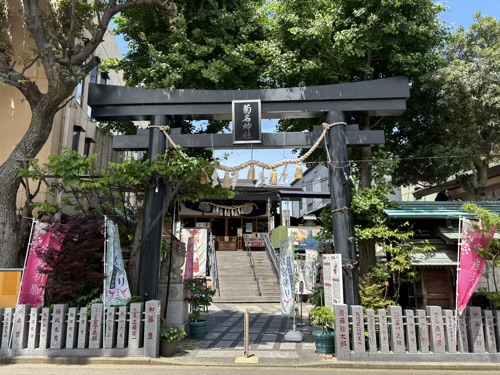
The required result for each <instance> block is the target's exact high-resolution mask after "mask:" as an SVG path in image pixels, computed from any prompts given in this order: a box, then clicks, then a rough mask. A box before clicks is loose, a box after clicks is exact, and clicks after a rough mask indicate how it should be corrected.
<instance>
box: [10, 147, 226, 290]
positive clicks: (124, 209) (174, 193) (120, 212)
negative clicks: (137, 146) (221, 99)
mask: <svg viewBox="0 0 500 375" xmlns="http://www.w3.org/2000/svg"><path fill="white" fill-rule="evenodd" d="M214 168H215V165H214V164H213V163H212V162H211V160H207V159H205V158H201V157H190V156H187V155H185V154H183V153H181V152H180V150H178V149H170V150H169V152H168V153H167V154H166V155H163V156H159V157H158V160H157V161H156V162H154V163H152V162H151V161H150V160H135V159H129V160H125V161H124V162H122V163H110V165H109V168H108V169H107V170H104V171H101V170H98V169H97V168H96V156H81V155H79V154H78V153H77V152H75V151H73V150H69V149H68V150H65V151H64V152H63V154H62V155H61V156H51V157H50V158H49V161H48V163H46V164H45V165H42V166H39V165H38V163H37V162H36V161H32V163H31V168H30V169H27V170H24V169H23V170H21V171H20V175H21V176H22V177H29V178H31V179H34V180H43V182H44V183H46V184H48V186H49V192H50V193H51V194H53V195H54V196H56V195H58V194H62V195H63V196H64V197H65V198H64V199H63V200H62V206H61V207H59V206H58V205H56V206H51V205H49V204H46V203H44V204H43V205H42V206H39V207H37V208H39V209H40V208H41V209H43V210H44V211H43V212H41V213H42V214H53V213H56V212H60V211H63V212H73V215H75V216H81V215H84V216H86V217H95V218H97V219H100V218H101V214H104V215H110V216H111V217H112V218H119V222H121V223H122V233H121V234H122V238H123V239H125V240H127V239H130V240H131V243H130V244H129V245H130V253H131V255H130V260H129V267H128V274H129V280H130V287H131V290H132V291H133V292H135V291H136V288H137V281H138V265H139V255H140V251H141V246H142V243H143V241H142V240H143V238H142V223H143V199H144V194H143V193H144V190H145V188H146V187H147V186H150V184H152V183H153V184H156V183H158V180H159V179H163V180H164V181H165V183H166V185H167V186H169V188H170V192H171V194H170V195H168V197H169V200H168V201H166V202H165V203H164V204H165V208H164V211H165V212H169V211H170V209H171V207H172V205H173V203H174V201H175V199H176V198H177V197H182V199H185V200H190V201H193V202H196V201H198V200H202V199H204V198H206V197H207V196H214V197H223V198H231V197H232V196H233V192H232V191H229V190H227V189H223V188H222V187H220V186H216V187H215V188H214V187H212V185H211V184H207V183H203V180H205V181H208V180H209V179H210V176H211V175H212V173H213V171H214ZM47 176H52V177H57V178H56V179H53V178H47Z"/></svg>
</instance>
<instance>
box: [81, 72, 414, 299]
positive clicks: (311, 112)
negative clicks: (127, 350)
mask: <svg viewBox="0 0 500 375" xmlns="http://www.w3.org/2000/svg"><path fill="white" fill-rule="evenodd" d="M409 97H410V92H409V82H408V79H407V78H406V77H393V78H384V79H378V80H373V81H363V82H354V83H345V84H337V85H326V86H309V87H297V88H280V89H266V90H168V89H158V90H148V89H142V88H129V87H119V86H107V85H90V88H89V98H88V104H89V105H90V106H91V107H92V117H93V118H94V119H95V120H97V121H141V120H146V121H150V124H151V125H160V126H161V125H168V123H169V122H170V121H172V120H177V119H189V120H207V119H218V120H230V119H231V117H232V102H233V101H236V100H255V99H259V100H260V101H261V112H262V118H267V119H271V118H323V119H324V120H325V121H326V122H327V123H335V122H344V116H345V113H367V114H368V115H370V116H397V115H400V114H402V113H403V112H404V111H405V110H406V100H407V99H408V98H409ZM173 130H175V129H173ZM320 133H321V129H319V127H317V128H315V129H314V130H313V131H312V132H302V133H285V135H283V134H282V133H263V134H262V139H261V143H253V144H251V145H250V144H241V143H238V144H235V143H233V142H234V139H233V135H232V134H214V135H210V134H180V132H173V133H172V134H171V138H172V139H173V140H174V142H175V143H176V144H178V145H180V146H182V147H185V148H199V149H207V150H212V149H215V150H217V149H219V150H221V149H223V150H228V149H235V148H240V149H241V148H246V149H250V147H252V148H255V149H258V148H260V149H281V148H284V147H286V148H310V147H311V146H312V145H313V144H314V142H315V141H316V140H317V139H318V137H319V135H320ZM327 137H328V138H327V142H328V145H329V147H328V148H329V152H330V155H329V157H330V160H332V161H333V162H332V163H329V168H328V169H329V182H330V196H331V206H332V216H333V233H334V244H335V251H336V252H337V253H339V254H341V255H342V263H343V267H342V271H343V280H344V299H345V303H346V304H348V305H352V304H357V303H358V298H359V297H358V282H357V267H356V257H357V256H356V247H355V242H354V233H353V222H352V213H351V211H350V209H349V208H350V205H351V194H350V190H349V187H348V181H347V174H346V173H344V172H345V168H347V167H348V165H349V163H348V151H347V146H348V145H352V146H369V145H377V144H383V143H384V142H385V138H384V132H383V131H377V130H364V131H360V130H359V128H358V127H357V126H355V125H351V126H346V125H340V126H335V127H333V128H332V129H331V130H330V131H329V134H328V136H327ZM284 139H285V140H286V142H284ZM166 147H167V144H166V140H165V137H164V136H163V135H162V134H161V132H160V130H159V129H158V128H150V129H149V130H147V131H139V132H138V134H137V135H135V136H116V137H114V139H113V148H114V149H115V150H122V151H125V150H148V155H149V157H150V158H151V159H153V160H154V159H155V158H156V156H157V155H158V154H163V153H164V152H165V150H166ZM164 195H165V185H164V184H163V183H160V185H159V186H157V187H156V188H153V187H151V188H148V190H147V191H146V198H145V219H144V226H143V236H144V235H145V236H148V234H149V237H147V239H146V247H145V248H143V250H142V251H141V258H140V269H139V294H140V295H143V296H145V297H146V299H153V298H156V296H157V289H158V278H159V266H160V264H159V263H160V252H161V235H162V223H163V220H155V218H158V217H161V215H162V214H163V213H162V212H161V210H162V202H163V196H164Z"/></svg>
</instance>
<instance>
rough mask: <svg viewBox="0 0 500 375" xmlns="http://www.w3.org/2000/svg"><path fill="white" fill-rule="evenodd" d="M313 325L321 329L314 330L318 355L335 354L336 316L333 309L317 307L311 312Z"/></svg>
mask: <svg viewBox="0 0 500 375" xmlns="http://www.w3.org/2000/svg"><path fill="white" fill-rule="evenodd" d="M310 317H311V323H312V324H314V325H315V326H316V327H320V328H321V329H316V330H313V336H314V342H315V343H316V353H319V354H332V353H334V352H335V332H334V331H333V324H334V323H335V315H334V313H333V310H332V309H329V308H328V307H325V306H317V307H315V308H313V309H312V310H311V314H310Z"/></svg>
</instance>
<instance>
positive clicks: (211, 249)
mask: <svg viewBox="0 0 500 375" xmlns="http://www.w3.org/2000/svg"><path fill="white" fill-rule="evenodd" d="M208 254H209V257H210V263H209V266H210V275H211V276H212V289H214V290H215V291H217V295H218V296H219V297H220V287H219V265H218V263H217V252H216V251H215V242H214V236H213V235H212V233H210V238H209V240H208Z"/></svg>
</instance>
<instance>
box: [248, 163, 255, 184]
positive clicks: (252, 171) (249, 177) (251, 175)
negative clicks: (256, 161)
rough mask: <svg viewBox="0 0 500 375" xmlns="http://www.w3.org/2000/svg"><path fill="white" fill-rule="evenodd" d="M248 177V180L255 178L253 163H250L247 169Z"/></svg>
mask: <svg viewBox="0 0 500 375" xmlns="http://www.w3.org/2000/svg"><path fill="white" fill-rule="evenodd" d="M248 179H249V180H250V181H253V180H255V167H254V166H253V165H251V166H250V169H248Z"/></svg>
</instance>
